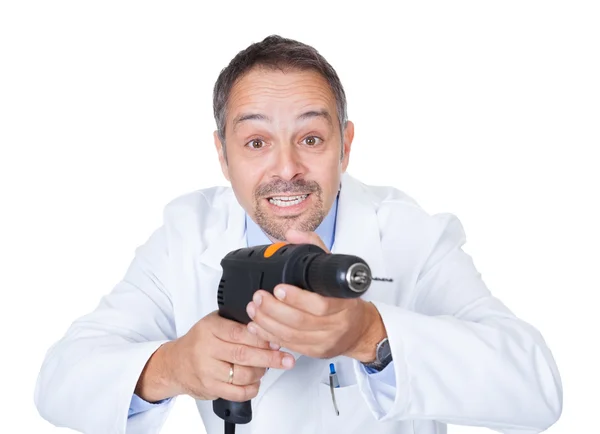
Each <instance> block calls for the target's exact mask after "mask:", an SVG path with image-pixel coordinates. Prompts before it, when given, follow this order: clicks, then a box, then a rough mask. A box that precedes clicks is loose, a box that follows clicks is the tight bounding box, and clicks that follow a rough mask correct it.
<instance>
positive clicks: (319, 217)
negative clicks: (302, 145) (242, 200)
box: [254, 180, 326, 241]
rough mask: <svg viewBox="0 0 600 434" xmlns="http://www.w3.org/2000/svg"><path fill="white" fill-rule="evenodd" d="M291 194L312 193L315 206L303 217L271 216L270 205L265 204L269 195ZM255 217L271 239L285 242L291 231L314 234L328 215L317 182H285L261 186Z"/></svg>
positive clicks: (256, 196)
mask: <svg viewBox="0 0 600 434" xmlns="http://www.w3.org/2000/svg"><path fill="white" fill-rule="evenodd" d="M283 192H289V193H290V194H293V193H310V199H311V200H312V201H313V206H312V207H311V208H309V209H308V210H306V211H304V212H303V213H302V214H301V215H296V216H289V217H280V216H274V215H272V214H270V213H269V212H268V211H267V210H268V204H266V203H265V197H268V196H269V195H272V196H275V195H277V194H280V193H283ZM254 216H255V219H256V224H257V225H259V226H260V227H261V229H262V230H263V231H264V232H265V233H266V234H267V235H268V236H269V237H271V238H273V239H276V240H281V241H284V240H285V234H286V232H287V231H288V230H289V229H292V228H293V229H297V230H300V231H306V232H314V231H315V230H316V229H317V227H319V225H320V224H321V222H322V221H323V219H325V216H326V213H325V208H324V205H323V191H322V189H321V187H320V186H319V184H317V183H316V182H315V181H305V180H298V181H290V182H288V181H283V180H278V181H276V182H273V183H270V184H266V185H262V186H259V187H258V188H257V190H256V192H255V202H254Z"/></svg>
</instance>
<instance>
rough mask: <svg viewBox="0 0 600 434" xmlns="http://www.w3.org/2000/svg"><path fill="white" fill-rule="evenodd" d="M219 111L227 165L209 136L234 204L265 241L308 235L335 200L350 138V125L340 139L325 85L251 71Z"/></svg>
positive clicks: (313, 76)
mask: <svg viewBox="0 0 600 434" xmlns="http://www.w3.org/2000/svg"><path fill="white" fill-rule="evenodd" d="M227 108H228V112H227V125H226V129H225V140H226V145H225V149H226V153H227V160H225V156H224V155H223V148H222V145H221V142H220V141H219V138H218V135H217V133H216V132H215V134H214V137H215V145H216V147H217V151H218V152H219V160H220V162H221V168H222V170H223V174H224V175H225V177H226V178H227V179H228V180H229V181H230V182H231V185H232V188H233V190H234V192H235V195H236V198H237V200H238V201H239V203H240V204H241V205H242V207H243V208H244V209H245V210H246V212H247V213H248V214H249V215H250V217H252V219H253V220H254V221H255V222H256V223H257V224H258V225H259V226H260V227H261V228H262V229H263V230H264V231H265V233H266V234H267V235H268V236H269V238H271V240H272V241H274V240H285V233H286V231H287V230H288V229H299V230H302V231H314V230H315V229H316V228H317V226H319V224H320V223H321V222H322V220H323V219H324V218H325V216H326V215H327V213H328V212H329V210H330V208H331V206H332V204H333V202H334V200H335V197H336V195H337V192H338V189H339V185H340V178H341V175H342V173H343V172H344V171H345V170H346V167H347V166H348V158H349V154H350V146H351V143H352V138H353V135H354V127H353V125H352V123H351V122H348V124H347V127H346V130H345V132H344V133H343V134H342V132H340V127H339V122H338V116H337V110H336V102H335V96H334V94H333V92H332V91H331V89H330V87H329V85H328V83H327V81H326V80H325V79H324V78H323V77H321V76H320V75H319V74H318V73H316V72H312V71H302V72H301V71H287V72H286V73H283V72H281V71H279V70H266V69H262V68H261V69H258V68H255V69H253V70H251V71H250V72H249V73H248V74H246V75H245V76H244V77H243V78H242V79H241V80H239V81H238V82H237V83H236V84H235V85H234V87H233V89H232V91H231V94H230V98H229V101H228V104H227ZM342 136H343V137H342ZM342 142H343V146H344V157H343V159H342V157H341V153H342Z"/></svg>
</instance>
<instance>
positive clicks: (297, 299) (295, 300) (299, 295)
mask: <svg viewBox="0 0 600 434" xmlns="http://www.w3.org/2000/svg"><path fill="white" fill-rule="evenodd" d="M273 295H274V296H275V298H276V299H277V300H279V301H281V302H282V303H283V304H285V305H287V306H290V307H293V308H295V309H298V310H301V311H303V312H306V313H309V314H311V315H314V316H315V317H325V316H329V315H334V314H336V313H338V312H340V311H342V310H344V309H347V308H348V307H349V306H350V304H351V303H355V302H356V300H354V299H341V298H334V297H324V296H322V295H320V294H317V293H315V292H312V291H307V290H304V289H302V288H298V287H297V286H294V285H288V284H285V283H282V284H279V285H277V286H276V287H275V288H274V289H273ZM261 302H262V300H261Z"/></svg>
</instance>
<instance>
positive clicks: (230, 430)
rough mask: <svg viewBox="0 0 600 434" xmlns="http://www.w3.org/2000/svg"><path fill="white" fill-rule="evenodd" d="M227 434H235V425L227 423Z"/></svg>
mask: <svg viewBox="0 0 600 434" xmlns="http://www.w3.org/2000/svg"><path fill="white" fill-rule="evenodd" d="M225 434H235V423H233V422H225Z"/></svg>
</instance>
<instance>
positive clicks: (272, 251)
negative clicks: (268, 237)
mask: <svg viewBox="0 0 600 434" xmlns="http://www.w3.org/2000/svg"><path fill="white" fill-rule="evenodd" d="M287 244H288V243H284V242H281V243H274V244H271V245H270V246H269V247H267V248H266V249H265V258H270V257H271V256H273V255H274V254H275V252H276V251H277V250H279V249H280V248H281V247H283V246H285V245H287Z"/></svg>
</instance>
